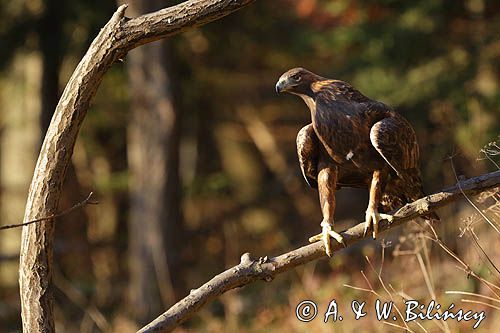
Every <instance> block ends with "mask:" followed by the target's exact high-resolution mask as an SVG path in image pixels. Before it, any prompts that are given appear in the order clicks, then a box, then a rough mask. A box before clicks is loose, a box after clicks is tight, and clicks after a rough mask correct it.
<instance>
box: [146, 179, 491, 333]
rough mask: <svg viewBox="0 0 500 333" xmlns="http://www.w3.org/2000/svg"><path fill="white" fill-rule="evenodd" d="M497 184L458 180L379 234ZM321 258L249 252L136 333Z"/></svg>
mask: <svg viewBox="0 0 500 333" xmlns="http://www.w3.org/2000/svg"><path fill="white" fill-rule="evenodd" d="M499 185H500V170H499V171H496V172H492V173H488V174H484V175H481V176H478V177H474V178H470V179H467V180H465V181H461V182H460V183H459V184H457V185H455V186H452V187H450V188H446V189H444V190H442V191H441V192H438V193H435V194H431V195H428V196H426V197H424V198H422V199H419V200H416V201H414V202H412V203H409V204H407V205H406V206H404V207H402V208H400V209H399V210H397V211H395V212H393V214H394V220H393V222H392V223H389V222H388V221H386V220H383V221H381V224H380V226H379V231H380V232H384V231H388V230H391V229H392V228H394V227H397V226H399V225H401V224H403V223H405V222H408V221H410V220H413V219H415V218H417V217H419V216H422V215H425V214H427V213H429V212H431V211H434V210H436V209H438V208H440V207H443V206H445V205H447V204H449V203H451V202H453V201H456V200H459V199H461V198H463V197H464V195H467V196H474V195H477V194H479V193H481V192H483V191H486V190H488V189H491V188H494V187H498V186H499ZM363 231H364V223H359V224H358V225H356V226H354V227H352V228H350V229H348V230H346V231H344V232H342V233H341V235H342V237H343V238H344V241H345V242H346V246H350V245H352V244H354V243H356V242H358V241H360V240H362V239H364V238H369V237H370V236H369V235H367V236H366V237H365V236H363ZM342 248H343V247H342V245H340V244H339V243H334V249H333V251H334V252H336V251H339V250H341V249H342ZM323 256H326V254H325V249H324V247H323V242H316V243H314V244H310V245H306V246H303V247H301V248H298V249H296V250H293V251H290V252H288V253H285V254H282V255H280V256H277V257H272V258H268V257H263V258H262V257H261V258H259V259H253V258H252V257H251V256H250V254H249V253H245V254H243V255H242V256H241V262H240V263H239V264H238V265H236V266H234V267H231V268H229V269H228V270H226V271H224V272H222V273H220V274H219V275H217V276H215V277H214V278H212V279H211V280H210V281H208V282H207V283H205V284H204V285H202V286H201V287H199V288H198V289H194V290H192V291H191V293H190V294H189V295H188V296H186V297H185V298H183V299H182V300H180V301H179V302H177V303H176V304H175V305H173V306H172V307H171V308H170V309H168V310H167V311H166V312H164V313H163V314H162V315H160V316H159V317H158V318H156V319H155V320H153V321H152V322H151V323H150V324H148V325H147V326H145V327H143V328H142V329H141V330H140V331H139V332H141V333H146V332H170V331H172V330H173V329H174V328H176V327H177V326H179V325H180V324H181V323H182V322H184V321H185V320H187V319H188V318H189V317H190V316H192V315H193V314H194V313H196V312H197V311H198V310H199V309H200V308H201V307H202V306H203V305H204V304H206V303H207V302H209V301H211V300H213V299H214V298H216V297H217V296H219V295H221V294H223V293H225V292H226V291H228V290H231V289H235V288H238V287H242V286H245V285H247V284H249V283H252V282H254V281H257V280H264V281H268V282H269V281H271V280H272V279H273V278H274V277H275V276H276V275H278V274H280V273H283V272H286V271H288V270H290V269H292V268H294V267H297V266H300V265H303V264H305V263H308V262H310V261H313V260H316V259H318V258H320V257H323Z"/></svg>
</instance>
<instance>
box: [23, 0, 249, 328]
mask: <svg viewBox="0 0 500 333" xmlns="http://www.w3.org/2000/svg"><path fill="white" fill-rule="evenodd" d="M254 1H255V0H190V1H186V2H183V3H181V4H179V5H177V6H173V7H170V8H166V9H163V10H160V11H157V12H154V13H151V14H147V15H143V16H140V17H137V18H134V19H128V18H125V16H124V15H125V10H126V8H127V6H126V5H123V6H120V7H119V8H118V10H117V11H116V12H115V14H114V15H113V16H112V18H111V19H110V21H109V22H108V23H107V24H106V25H105V26H104V28H103V29H102V30H101V31H100V33H99V35H98V36H97V37H96V38H95V39H94V41H93V42H92V44H91V46H90V48H89V50H88V51H87V53H86V54H85V56H84V57H83V59H82V60H81V61H80V63H79V64H78V66H77V68H76V69H75V71H74V73H73V75H72V76H71V78H70V80H69V82H68V84H67V85H66V88H65V89H64V92H63V94H62V96H61V99H60V100H59V103H58V105H57V107H56V110H55V113H54V116H53V118H52V121H51V123H50V126H49V128H48V130H47V134H46V136H45V140H44V143H43V145H42V149H41V151H40V154H39V157H38V161H37V165H36V168H35V172H34V175H33V180H32V182H31V186H30V190H29V194H28V200H27V203H26V209H25V215H24V221H25V222H26V221H32V220H36V219H39V218H40V217H44V216H52V215H54V214H56V212H57V207H58V204H59V199H60V196H61V188H62V184H63V180H64V176H65V174H66V169H67V167H68V165H69V162H70V160H71V155H72V153H73V148H74V144H75V141H76V138H77V135H78V132H79V129H80V126H81V124H82V122H83V119H84V118H85V115H86V113H87V110H88V108H89V106H90V102H91V100H92V98H93V97H94V95H95V92H96V91H97V88H98V87H99V84H100V83H101V81H102V79H103V76H104V74H105V73H106V71H107V70H108V69H109V68H110V67H111V66H112V65H113V64H114V63H115V62H116V61H117V60H120V59H122V58H123V57H124V56H125V54H126V53H127V52H128V51H129V50H131V49H133V48H135V47H137V46H139V45H142V44H145V43H149V42H152V41H155V40H158V39H162V38H165V37H168V36H172V35H175V34H178V33H180V32H182V31H185V30H187V29H189V28H193V27H197V26H200V25H203V24H206V23H209V22H211V21H214V20H217V19H219V18H221V17H223V16H226V15H228V14H230V13H232V12H234V11H236V10H238V9H240V8H243V7H245V6H247V5H249V4H251V3H252V2H254ZM53 238H54V225H53V221H52V220H49V221H46V222H42V223H35V224H32V225H29V226H25V227H23V233H22V243H21V256H20V267H19V285H20V296H21V309H22V312H21V317H22V322H23V332H44V333H49V332H54V319H53V295H52V256H53Z"/></svg>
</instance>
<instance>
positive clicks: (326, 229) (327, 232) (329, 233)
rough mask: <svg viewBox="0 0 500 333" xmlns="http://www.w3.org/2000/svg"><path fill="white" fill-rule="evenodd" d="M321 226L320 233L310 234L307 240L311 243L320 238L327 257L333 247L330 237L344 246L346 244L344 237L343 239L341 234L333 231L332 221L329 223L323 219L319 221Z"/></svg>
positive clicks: (331, 252)
mask: <svg viewBox="0 0 500 333" xmlns="http://www.w3.org/2000/svg"><path fill="white" fill-rule="evenodd" d="M321 227H322V229H323V230H322V232H321V234H318V235H315V236H312V237H311V238H309V242H310V243H313V242H317V241H319V240H322V241H323V244H324V245H325V251H326V254H327V255H328V256H329V257H331V256H332V254H333V249H332V244H331V239H330V237H333V238H334V239H335V240H336V241H337V242H339V243H341V244H342V245H344V247H345V246H346V244H345V242H344V239H343V237H342V235H340V234H339V233H337V232H335V231H333V229H332V227H333V223H329V222H326V221H323V222H321Z"/></svg>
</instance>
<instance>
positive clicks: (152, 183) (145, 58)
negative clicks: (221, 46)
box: [127, 0, 181, 324]
mask: <svg viewBox="0 0 500 333" xmlns="http://www.w3.org/2000/svg"><path fill="white" fill-rule="evenodd" d="M162 5H165V3H164V1H159V0H140V1H135V2H134V6H133V7H132V8H130V10H131V13H133V14H134V15H138V14H144V13H146V12H150V11H153V10H156V9H159V8H161V6H162ZM170 59H171V55H170V54H169V50H168V44H167V43H166V42H165V41H161V42H158V43H155V44H150V45H146V46H144V47H142V48H140V49H136V50H134V51H132V52H130V54H129V57H128V59H127V65H128V72H129V82H130V91H131V106H132V115H131V119H130V124H129V128H128V129H129V133H128V158H129V168H130V204H131V207H130V221H129V226H130V230H129V231H130V232H129V252H130V254H129V255H130V297H131V302H132V306H131V307H130V308H131V309H134V310H133V311H134V313H133V315H134V317H135V318H136V320H137V321H138V322H139V323H141V324H144V323H146V322H147V321H148V320H149V318H151V317H152V316H154V315H157V314H158V313H160V312H161V311H162V309H163V307H164V306H165V305H166V304H172V303H173V302H174V301H175V299H176V297H175V291H174V290H175V288H174V282H176V281H177V280H176V281H174V280H173V276H172V274H171V272H176V279H178V280H180V279H179V272H178V271H177V268H176V267H177V266H178V265H177V262H178V247H176V244H175V240H180V239H181V235H180V227H181V213H180V207H179V205H180V200H179V197H180V192H181V191H180V180H179V135H180V128H179V124H180V119H179V116H180V115H179V112H178V111H177V109H176V108H175V106H174V103H173V92H172V89H171V75H170V71H169V68H168V67H169V61H170ZM177 243H178V242H177Z"/></svg>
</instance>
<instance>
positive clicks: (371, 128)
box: [276, 68, 437, 255]
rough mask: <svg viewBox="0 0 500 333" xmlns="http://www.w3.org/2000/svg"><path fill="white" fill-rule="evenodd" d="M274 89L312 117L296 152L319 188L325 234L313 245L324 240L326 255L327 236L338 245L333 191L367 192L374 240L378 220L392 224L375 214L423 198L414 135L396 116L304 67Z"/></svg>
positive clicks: (284, 77)
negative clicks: (298, 101) (293, 99)
mask: <svg viewBox="0 0 500 333" xmlns="http://www.w3.org/2000/svg"><path fill="white" fill-rule="evenodd" d="M276 90H277V91H278V92H289V93H292V94H295V95H298V96H300V97H301V98H302V99H303V100H304V102H305V103H306V105H307V106H308V107H309V110H310V112H311V120H312V123H311V124H309V125H306V126H305V127H304V128H302V129H301V130H300V131H299V133H298V135H297V153H298V156H299V162H300V167H301V170H302V174H303V175H304V178H305V180H306V182H307V183H308V184H309V185H310V186H311V187H313V188H318V191H319V197H320V204H321V209H322V213H323V222H322V224H321V225H322V227H323V233H322V234H320V235H318V236H315V237H312V238H311V240H312V241H316V240H319V239H322V240H323V241H324V243H325V248H326V251H327V253H328V254H329V255H330V254H331V249H330V237H329V236H332V237H334V238H335V239H337V241H339V242H342V237H341V236H340V235H339V234H337V233H336V232H334V231H333V230H332V227H333V214H334V210H335V191H336V190H337V189H339V188H342V187H357V188H368V189H369V191H370V200H369V204H368V208H367V211H366V224H365V229H368V228H369V227H371V226H373V237H376V235H377V226H378V223H379V220H380V219H382V218H386V219H391V216H390V215H386V214H380V213H379V211H380V212H383V213H386V212H389V211H391V210H393V209H395V208H398V207H400V206H402V205H403V204H405V203H407V202H410V201H413V200H415V199H418V198H420V197H422V196H423V195H424V193H423V190H422V181H421V177H420V170H419V148H418V144H417V139H416V135H415V131H414V130H413V128H412V127H411V125H410V124H409V123H408V121H407V120H406V119H404V118H403V117H402V116H401V115H400V114H398V113H396V112H394V111H393V110H391V109H390V108H389V107H388V106H386V105H385V104H383V103H381V102H378V101H374V100H371V99H369V98H368V97H366V96H364V95H363V94H362V93H361V92H359V91H358V90H356V89H355V88H353V87H352V86H351V85H350V84H348V83H346V82H343V81H340V80H331V79H326V78H324V77H321V76H319V75H316V74H314V73H311V72H309V71H307V70H305V69H303V68H295V69H291V70H289V71H288V72H286V73H284V74H283V75H282V76H281V77H280V79H279V81H278V83H277V84H276ZM432 217H433V218H437V216H432ZM365 231H366V230H365Z"/></svg>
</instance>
